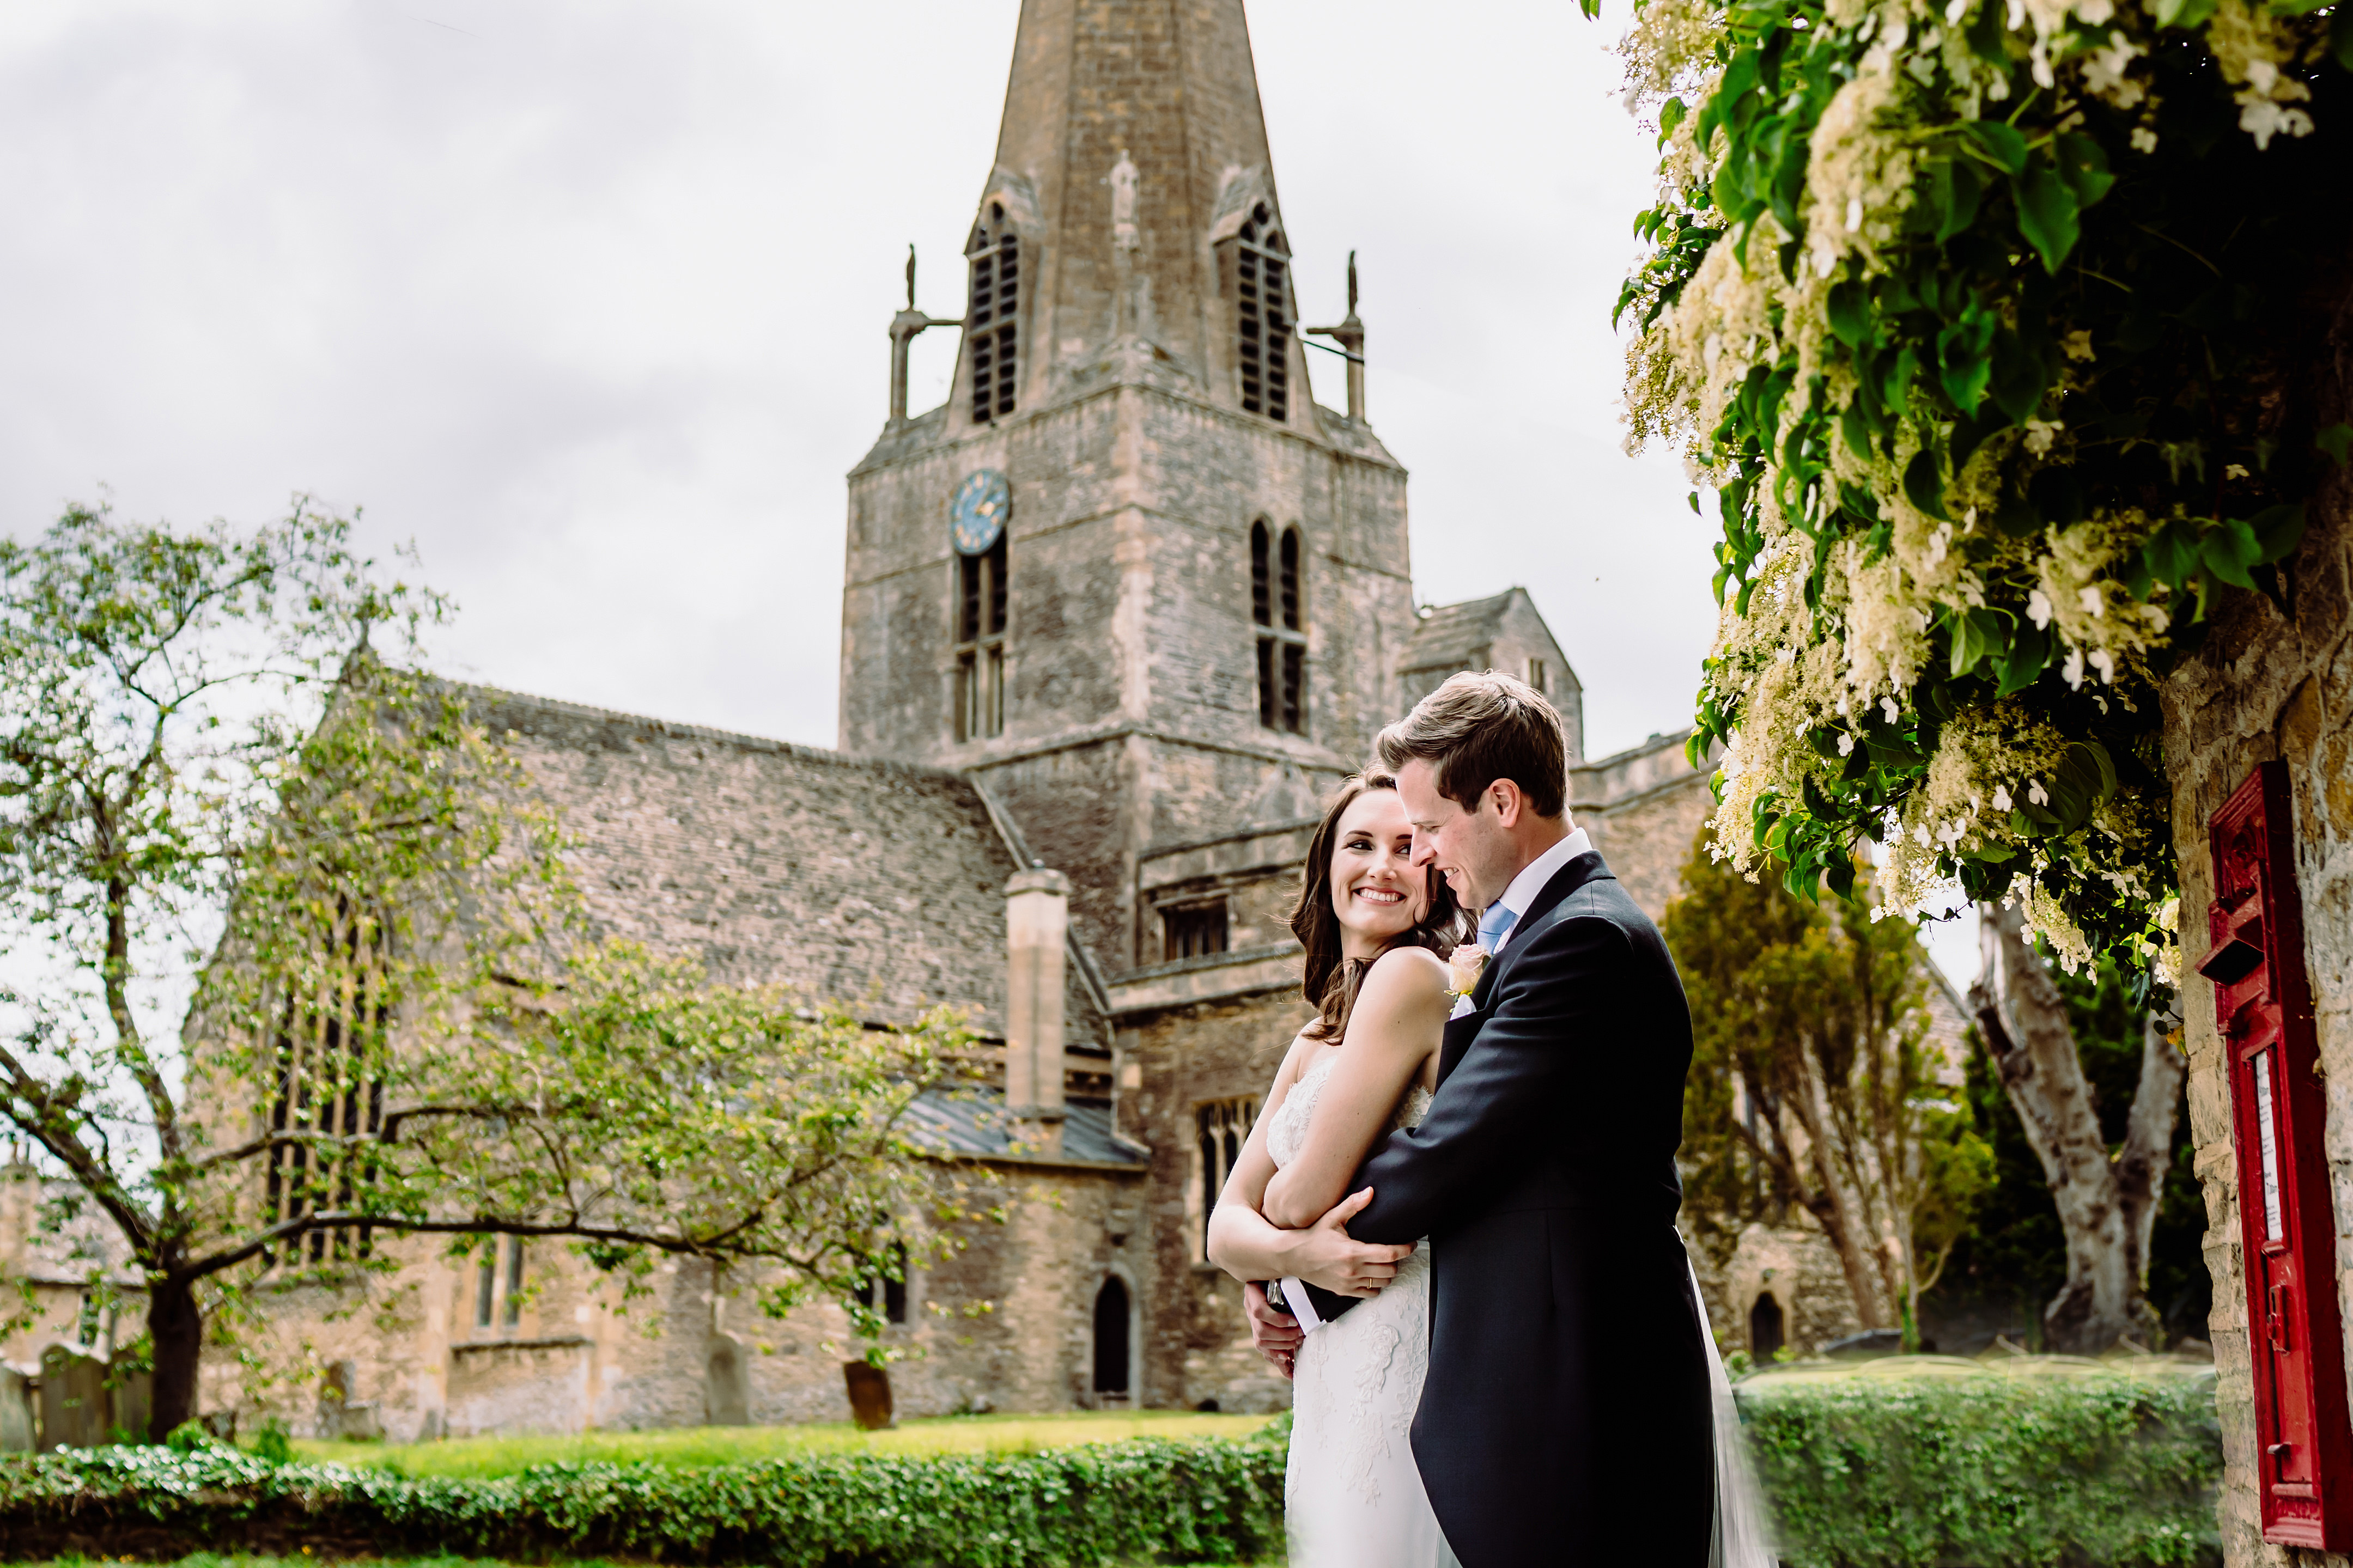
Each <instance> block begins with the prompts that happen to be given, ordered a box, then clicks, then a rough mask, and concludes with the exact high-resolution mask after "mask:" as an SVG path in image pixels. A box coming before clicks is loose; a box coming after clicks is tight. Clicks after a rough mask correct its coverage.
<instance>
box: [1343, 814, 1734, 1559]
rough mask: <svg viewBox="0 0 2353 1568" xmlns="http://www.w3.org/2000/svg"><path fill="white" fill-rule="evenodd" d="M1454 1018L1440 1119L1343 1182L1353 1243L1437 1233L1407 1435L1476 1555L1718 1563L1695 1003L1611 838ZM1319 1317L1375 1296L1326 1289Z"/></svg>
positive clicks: (1534, 909)
mask: <svg viewBox="0 0 2353 1568" xmlns="http://www.w3.org/2000/svg"><path fill="white" fill-rule="evenodd" d="M1691 1051H1692V1036H1691V1013H1690V1009H1689V1007H1688V1005H1686V1004H1685V1002H1684V1000H1683V983H1682V981H1681V980H1680V979H1679V978H1678V977H1677V976H1676V973H1675V966H1674V963H1673V961H1672V959H1671V958H1669V957H1668V955H1667V948H1666V943H1665V942H1663V941H1662V940H1661V938H1660V936H1659V931H1658V928H1657V927H1656V926H1655V925H1653V924H1652V923H1651V920H1650V917H1649V916H1647V915H1645V914H1643V913H1642V911H1641V909H1639V908H1638V907H1636V905H1635V903H1634V900H1632V899H1631V898H1630V897H1628V896H1627V894H1626V891H1625V889H1623V888H1621V887H1620V886H1619V884H1618V879H1616V878H1614V877H1612V876H1611V875H1610V874H1609V867H1608V866H1607V865H1605V864H1604V863H1603V861H1602V858H1601V857H1600V856H1599V854H1595V853H1587V854H1584V855H1579V856H1577V858H1574V859H1572V860H1571V861H1569V863H1568V864H1567V865H1566V866H1564V867H1563V868H1561V869H1560V870H1559V871H1558V872H1556V874H1555V875H1554V877H1553V879H1551V880H1550V881H1549V882H1547V883H1546V884H1545V888H1544V890H1543V891H1542V892H1541V893H1540V894H1538V895H1537V897H1536V898H1535V900H1534V901H1533V902H1531V903H1530V904H1529V906H1528V909H1527V911H1526V913H1525V914H1524V915H1522V916H1521V918H1520V921H1519V922H1518V924H1517V925H1516V926H1515V927H1514V930H1513V931H1512V933H1511V935H1510V937H1509V938H1508V939H1507V940H1506V942H1505V943H1504V951H1503V952H1502V953H1501V954H1500V955H1499V956H1498V957H1496V958H1495V959H1494V960H1493V962H1491V963H1489V964H1488V966H1487V973H1484V974H1482V976H1481V977H1480V981H1479V984H1478V987H1477V988H1476V989H1475V990H1474V991H1473V992H1472V1012H1471V1013H1470V1014H1469V1015H1467V1016H1463V1017H1460V1018H1457V1019H1455V1020H1453V1021H1452V1022H1451V1023H1449V1024H1448V1025H1447V1027H1446V1040H1445V1045H1444V1047H1443V1051H1442V1053H1441V1055H1440V1058H1439V1086H1438V1093H1437V1095H1436V1097H1435V1098H1434V1099H1433V1100H1431V1102H1430V1111H1429V1114H1428V1115H1427V1116H1425V1117H1424V1118H1423V1119H1422V1121H1421V1124H1420V1125H1419V1127H1416V1128H1414V1129H1412V1130H1410V1131H1398V1132H1392V1133H1390V1134H1389V1135H1388V1137H1387V1138H1386V1139H1385V1140H1384V1141H1383V1142H1381V1143H1379V1144H1377V1145H1376V1146H1375V1147H1374V1149H1373V1152H1372V1153H1371V1155H1370V1157H1369V1158H1367V1159H1366V1162H1365V1163H1364V1165H1363V1166H1362V1167H1361V1168H1360V1169H1359V1170H1358V1171H1357V1173H1356V1180H1355V1182H1354V1183H1352V1184H1350V1187H1349V1191H1351V1192H1355V1191H1357V1190H1358V1189H1360V1188H1363V1187H1366V1186H1369V1187H1371V1188H1372V1189H1373V1193H1374V1196H1373V1201H1372V1203H1371V1204H1370V1205H1368V1206H1367V1207H1366V1209H1365V1210H1364V1212H1363V1213H1362V1214H1360V1215H1357V1216H1356V1219H1355V1220H1354V1221H1353V1222H1352V1223H1351V1224H1350V1225H1349V1226H1348V1231H1349V1234H1350V1235H1351V1236H1353V1237H1356V1239H1357V1240H1360V1241H1378V1242H1407V1241H1415V1240H1419V1239H1420V1238H1421V1237H1429V1238H1430V1250H1431V1254H1432V1258H1431V1273H1432V1279H1431V1289H1432V1302H1431V1323H1430V1377H1429V1382H1428V1383H1427V1384H1425V1385H1424V1386H1423V1389H1422V1397H1421V1408H1420V1411H1419V1414H1418V1415H1416V1416H1415V1418H1414V1424H1413V1452H1414V1458H1415V1459H1416V1461H1417V1462H1418V1464H1419V1468H1420V1470H1421V1475H1422V1480H1423V1484H1424V1485H1425V1486H1426V1487H1427V1488H1428V1489H1429V1492H1430V1503H1431V1505H1432V1506H1433V1507H1434V1508H1435V1509H1436V1510H1437V1512H1438V1519H1439V1523H1440V1525H1441V1526H1442V1527H1443V1528H1444V1530H1445V1531H1446V1537H1447V1541H1448V1542H1449V1543H1450V1544H1451V1546H1452V1547H1453V1548H1454V1552H1455V1554H1456V1555H1457V1556H1458V1557H1460V1558H1461V1560H1462V1563H1463V1564H1464V1568H1525V1565H1526V1564H1531V1563H1561V1564H1577V1565H1580V1568H1582V1565H1586V1564H1591V1565H1593V1568H1600V1565H1602V1564H1609V1565H1610V1568H1619V1565H1621V1564H1626V1563H1642V1564H1644V1565H1645V1568H1703V1565H1704V1563H1706V1561H1707V1556H1708V1534H1709V1530H1710V1526H1711V1524H1712V1521H1713V1518H1714V1508H1715V1468H1714V1454H1715V1447H1714V1435H1713V1434H1714V1426H1713V1416H1712V1412H1711V1405H1710V1394H1709V1388H1708V1373H1707V1362H1706V1349H1705V1345H1704V1342H1703V1340H1702V1333H1703V1330H1702V1327H1701V1319H1700V1316H1699V1307H1698V1303H1697V1302H1696V1301H1695V1300H1694V1298H1693V1296H1692V1291H1691V1286H1690V1281H1689V1276H1688V1273H1687V1270H1686V1267H1685V1264H1684V1258H1683V1245H1682V1242H1681V1241H1680V1240H1679V1239H1678V1238H1677V1237H1676V1235H1675V1230H1674V1219H1675V1210H1676V1207H1677V1205H1679V1204H1680V1203H1681V1201H1682V1195H1683V1186H1682V1183H1681V1181H1680V1180H1679V1178H1678V1177H1677V1176H1676V1174H1675V1164H1674V1157H1675V1148H1676V1145H1677V1144H1678V1143H1679V1142H1681V1141H1682V1136H1683V1074H1684V1072H1685V1070H1686V1069H1687V1068H1689V1066H1690V1064H1691ZM1311 1295H1312V1296H1313V1298H1314V1304H1315V1308H1316V1310H1317V1311H1318V1313H1319V1314H1320V1315H1324V1316H1326V1317H1329V1316H1332V1315H1334V1314H1336V1313H1339V1312H1345V1310H1348V1308H1350V1307H1352V1306H1354V1305H1355V1304H1356V1303H1355V1302H1354V1301H1353V1300H1344V1299H1342V1298H1338V1297H1334V1296H1330V1295H1328V1294H1327V1293H1325V1292H1322V1291H1311Z"/></svg>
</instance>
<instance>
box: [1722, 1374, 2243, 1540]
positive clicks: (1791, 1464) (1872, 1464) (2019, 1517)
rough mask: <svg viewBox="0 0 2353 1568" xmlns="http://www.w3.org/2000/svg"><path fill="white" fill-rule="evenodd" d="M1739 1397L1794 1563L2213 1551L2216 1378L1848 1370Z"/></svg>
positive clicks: (2218, 1463)
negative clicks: (1895, 1374) (1918, 1378)
mask: <svg viewBox="0 0 2353 1568" xmlns="http://www.w3.org/2000/svg"><path fill="white" fill-rule="evenodd" d="M1740 1406H1741V1414H1742V1415H1743V1417H1744V1418H1745V1420H1746V1423H1747V1429H1748V1437H1749V1444H1750V1450H1751V1452H1752V1453H1753V1454H1754V1455H1755V1457H1756V1460H1757V1471H1758V1479H1759V1480H1760V1481H1762V1483H1763V1485H1764V1488H1765V1492H1766V1495H1767V1497H1768V1498H1770V1499H1771V1500H1772V1504H1773V1511H1774V1514H1775V1516H1776V1519H1777V1521H1778V1527H1779V1544H1780V1548H1781V1552H1782V1555H1783V1558H1784V1560H1785V1561H1786V1562H1787V1563H1788V1564H1789V1565H1790V1568H1943V1565H1966V1568H2079V1565H2091V1564H2098V1565H2100V1568H2143V1565H2147V1568H2158V1565H2166V1568H2171V1565H2174V1564H2205V1563H2220V1562H2221V1540H2220V1537H2219V1535H2218V1533H2217V1531H2216V1527H2215V1516H2214V1503H2215V1495H2216V1488H2217V1487H2218V1486H2219V1484H2220V1482H2221V1475H2222V1432H2221V1425H2220V1423H2219V1422H2218V1421H2217V1419H2216V1417H2215V1414H2214V1388H2213V1384H2212V1383H2211V1380H2199V1381H2187V1380H2179V1381H2166V1382H2140V1381H2135V1380H2130V1379H2126V1378H2124V1377H2118V1376H2111V1375H2094V1376H2087V1377H2080V1378H2015V1379H2013V1378H2007V1377H1985V1376H1975V1377H1965V1378H1960V1379H1957V1380H1952V1381H1944V1382H1912V1381H1905V1382H1900V1383H1899V1382H1894V1381H1893V1380H1881V1379H1876V1378H1871V1377H1855V1378H1840V1379H1835V1380H1828V1379H1826V1380H1824V1381H1821V1382H1820V1383H1809V1384H1782V1385H1780V1386H1778V1387H1770V1388H1757V1389H1748V1388H1744V1389H1742V1390H1741V1392H1740Z"/></svg>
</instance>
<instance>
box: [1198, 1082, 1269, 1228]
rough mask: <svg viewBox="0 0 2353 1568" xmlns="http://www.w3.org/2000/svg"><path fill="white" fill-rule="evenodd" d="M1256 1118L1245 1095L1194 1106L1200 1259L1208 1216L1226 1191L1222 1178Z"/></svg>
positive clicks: (1239, 1154) (1255, 1104)
mask: <svg viewBox="0 0 2353 1568" xmlns="http://www.w3.org/2000/svg"><path fill="white" fill-rule="evenodd" d="M1257 1117H1258V1101H1257V1100H1252V1099H1250V1098H1249V1097H1248V1096H1244V1097H1243V1098H1242V1099H1240V1100H1209V1101H1208V1102H1207V1103H1206V1104H1203V1105H1200V1106H1197V1107H1196V1108H1195V1109H1194V1112H1193V1123H1194V1128H1195V1131H1197V1132H1198V1134H1199V1136H1200V1145H1199V1153H1200V1161H1201V1234H1200V1235H1199V1237H1197V1238H1196V1239H1197V1240H1198V1242H1199V1244H1200V1253H1199V1258H1200V1260H1201V1261H1202V1262H1205V1263H1206V1262H1207V1261H1208V1257H1209V1215H1210V1213H1211V1211H1213V1210H1214V1209H1216V1208H1217V1206H1218V1194H1219V1193H1221V1192H1224V1191H1225V1190H1226V1178H1227V1177H1229V1176H1230V1175H1232V1174H1233V1173H1234V1165H1235V1163H1237V1162H1238V1161H1240V1159H1241V1157H1242V1145H1243V1144H1245V1143H1247V1142H1250V1123H1251V1122H1252V1121H1255V1120H1256V1119H1257Z"/></svg>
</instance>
